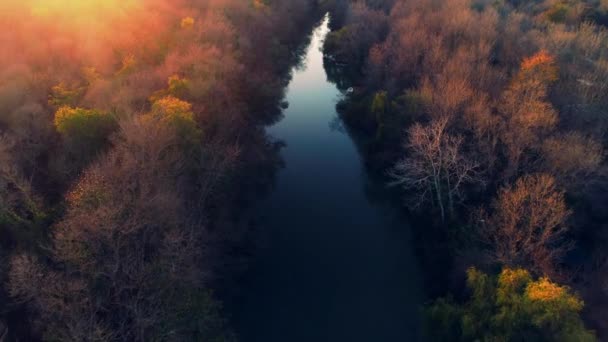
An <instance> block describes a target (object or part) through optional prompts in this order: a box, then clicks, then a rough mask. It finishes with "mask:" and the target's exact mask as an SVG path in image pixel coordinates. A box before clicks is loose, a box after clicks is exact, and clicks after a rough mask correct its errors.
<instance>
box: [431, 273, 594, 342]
mask: <svg viewBox="0 0 608 342" xmlns="http://www.w3.org/2000/svg"><path fill="white" fill-rule="evenodd" d="M467 287H468V288H469V291H470V294H471V295H470V298H469V299H468V300H467V301H466V302H465V303H464V304H456V303H454V302H453V301H452V300H451V299H450V298H447V299H444V298H441V299H439V300H437V301H436V302H435V303H434V304H433V305H431V306H430V307H429V308H428V309H427V311H426V314H427V318H428V319H429V321H430V322H433V324H431V325H430V327H432V329H433V330H430V331H427V334H429V337H432V339H431V340H441V341H473V340H478V341H527V340H534V341H595V336H594V333H593V332H592V331H589V330H587V329H586V328H585V326H584V325H583V322H582V320H581V318H580V312H581V310H582V308H583V304H584V303H583V301H582V300H581V299H580V298H579V297H578V296H577V295H576V294H574V293H572V292H571V291H570V289H569V288H568V287H566V286H561V285H558V284H556V283H554V282H552V281H551V280H549V279H548V278H545V277H542V278H539V279H537V280H534V278H533V277H532V275H531V274H530V273H529V272H528V271H527V270H524V269H521V268H504V269H503V270H502V272H501V273H500V274H499V275H498V277H493V276H491V275H489V274H486V273H484V272H481V271H479V270H477V269H475V268H470V269H469V270H468V271H467Z"/></svg>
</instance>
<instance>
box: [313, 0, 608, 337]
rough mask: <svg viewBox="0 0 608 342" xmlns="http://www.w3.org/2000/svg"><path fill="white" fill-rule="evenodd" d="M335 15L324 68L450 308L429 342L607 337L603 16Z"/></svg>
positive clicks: (451, 8)
mask: <svg viewBox="0 0 608 342" xmlns="http://www.w3.org/2000/svg"><path fill="white" fill-rule="evenodd" d="M337 8H339V9H337V11H338V12H339V14H338V15H337V16H336V17H337V18H339V23H336V24H335V25H334V26H333V27H332V28H333V30H332V32H331V33H330V34H329V35H328V37H327V39H326V41H325V45H324V53H325V56H326V58H325V59H326V60H325V64H326V70H327V73H328V75H329V77H330V78H331V79H332V81H333V82H334V83H336V84H337V85H338V87H340V88H341V89H342V90H343V91H344V92H345V94H346V96H345V99H344V100H343V101H341V102H340V103H339V104H338V106H337V108H338V111H339V112H340V115H341V118H342V119H343V121H344V123H345V125H346V127H347V129H348V130H349V131H350V132H352V133H351V135H352V136H354V137H355V140H356V141H357V143H358V145H359V146H360V150H361V151H362V154H363V156H364V162H365V164H366V166H367V167H368V168H369V169H370V170H371V171H372V172H374V173H375V174H377V175H378V177H381V178H383V179H384V180H385V182H386V183H387V186H392V187H395V188H396V189H401V196H400V199H399V200H397V201H396V202H395V205H397V206H401V207H403V208H404V210H405V211H407V212H408V213H409V214H410V215H411V216H412V218H413V220H414V221H415V222H416V223H415V224H413V227H414V228H413V229H414V234H415V236H416V238H415V242H414V243H415V245H417V246H418V250H419V257H420V262H421V264H422V265H423V266H422V269H423V273H424V275H425V277H426V279H427V280H426V284H425V285H426V287H427V289H429V292H430V293H429V295H430V296H431V298H438V299H436V300H435V301H433V302H431V303H429V304H428V306H427V308H426V309H425V316H426V320H427V324H426V325H427V326H426V329H427V332H428V335H427V336H426V338H428V339H429V340H438V341H439V340H476V339H479V340H494V339H499V340H576V341H583V340H595V339H596V337H605V336H606V334H607V333H608V330H607V329H608V327H607V326H606V325H605V323H606V322H605V319H604V317H606V308H607V305H606V303H607V300H608V291H607V289H608V287H606V284H608V282H607V279H606V277H605V270H606V266H607V265H608V264H607V263H606V260H608V259H606V254H605V250H604V249H605V248H604V246H605V244H606V239H605V236H606V235H605V234H606V227H607V223H608V217H606V215H605V213H606V212H608V207H607V206H606V203H608V202H607V201H606V197H605V195H603V194H604V193H605V190H606V188H607V185H608V183H606V180H607V179H606V162H605V145H606V142H607V140H606V135H605V132H606V125H607V124H608V121H607V118H608V116H607V114H608V112H606V108H608V96H607V93H606V91H605V90H606V86H607V85H608V83H606V82H607V80H608V78H607V77H608V69H607V68H606V66H607V65H608V64H606V63H607V58H608V55H607V53H608V32H607V31H606V27H605V25H606V23H605V21H604V19H602V18H604V16H605V15H606V9H607V8H606V4H604V3H602V2H594V1H561V2H555V1H539V2H532V3H530V2H518V1H498V2H490V1H477V0H475V1H468V0H458V1H444V2H437V1H425V0H421V1H418V0H417V1H413V0H412V1H409V0H403V1H394V0H386V1H371V0H370V1H356V2H348V1H341V2H338V5H337ZM345 13H346V14H345ZM467 269H468V271H467ZM465 274H466V275H467V277H466V279H465V277H464V275H465ZM512 274H517V275H518V276H517V277H519V278H517V279H518V280H515V279H512V280H511V281H514V282H515V283H517V284H518V285H513V286H516V287H514V288H510V289H509V290H508V291H524V292H518V294H515V293H513V294H509V295H508V297H509V299H508V300H507V299H505V298H504V296H505V295H506V294H505V291H507V290H506V289H505V288H504V286H506V285H505V284H504V279H503V278H504V277H506V275H512ZM496 279H498V280H496ZM523 279H526V280H525V281H524V280H523ZM465 280H466V281H465ZM530 281H532V283H530ZM496 282H498V287H497V288H495V287H494V286H496V285H492V284H496ZM534 282H540V283H542V284H543V286H540V287H539V289H540V288H542V289H543V290H542V291H546V293H543V295H542V296H540V295H539V296H536V297H535V298H539V299H537V300H534V299H531V297H530V295H529V293H528V292H529V291H528V290H526V288H530V287H531V286H536V285H531V284H535V283H534ZM465 283H466V284H467V285H466V287H465V286H464V284H465ZM540 283H538V284H540ZM526 284H528V285H526ZM542 291H540V290H539V292H542ZM550 293H552V294H550ZM557 293H559V295H558V294H557ZM514 296H515V297H514ZM440 297H441V298H440ZM540 298H542V300H541V299H540ZM539 300H540V301H539ZM583 303H584V304H583ZM539 305H540V306H539ZM542 306H545V307H542ZM536 315H540V316H542V317H543V318H542V319H540V318H538V317H540V316H536ZM583 320H584V322H585V323H583ZM589 329H592V330H589Z"/></svg>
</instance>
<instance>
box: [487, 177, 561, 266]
mask: <svg viewBox="0 0 608 342" xmlns="http://www.w3.org/2000/svg"><path fill="white" fill-rule="evenodd" d="M570 214H571V211H570V210H568V208H567V207H566V203H565V200H564V193H563V191H560V190H558V189H557V188H556V186H555V180H554V179H553V177H551V176H549V175H546V174H536V175H532V176H524V177H522V178H520V179H518V180H517V182H516V183H515V185H514V186H508V187H505V188H503V189H501V190H500V192H499V194H498V197H497V198H496V200H495V201H494V202H493V204H492V212H491V214H490V215H482V216H481V218H480V220H479V221H480V222H478V224H479V225H480V226H481V229H480V232H481V236H482V237H483V240H484V241H485V242H487V243H488V244H489V245H490V247H491V249H492V251H493V253H494V257H495V258H496V260H497V261H500V262H501V263H503V264H505V265H510V266H523V267H528V268H530V269H532V270H534V271H535V272H537V273H540V274H546V275H553V274H554V273H555V270H556V265H557V263H558V262H559V260H560V258H561V256H563V255H564V253H565V252H567V251H568V250H569V249H570V247H571V246H570V244H568V243H565V242H564V236H565V234H566V232H567V231H568V226H567V224H566V221H567V219H568V217H569V216H570Z"/></svg>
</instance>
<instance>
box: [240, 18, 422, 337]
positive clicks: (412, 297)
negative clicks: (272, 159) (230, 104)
mask: <svg viewBox="0 0 608 342" xmlns="http://www.w3.org/2000/svg"><path fill="white" fill-rule="evenodd" d="M327 32H328V17H326V18H325V19H324V20H323V21H322V22H321V23H320V25H318V26H317V27H316V28H315V29H314V32H313V33H312V39H311V43H310V45H309V47H308V50H307V52H306V57H305V59H304V62H303V64H302V65H301V66H298V67H297V68H295V69H294V70H293V75H292V80H291V82H290V84H289V87H288V89H287V95H286V100H287V101H288V102H289V107H288V108H287V109H286V110H285V112H284V118H283V119H282V120H281V121H280V122H278V123H277V124H275V125H273V126H271V127H269V128H268V133H269V134H270V135H271V136H273V137H274V138H275V139H278V140H281V141H283V142H285V144H286V146H285V147H284V148H283V149H282V151H281V154H282V158H283V160H284V163H285V167H284V168H283V169H281V170H280V171H279V174H278V178H277V180H276V184H275V188H274V189H273V192H272V193H271V194H270V195H269V196H268V198H266V199H265V200H263V201H261V203H260V204H259V208H257V209H256V210H257V212H259V215H260V220H261V222H262V225H263V226H264V227H265V231H266V234H267V237H266V239H265V240H266V243H265V244H264V246H263V247H262V248H260V250H259V251H258V253H256V254H255V257H254V258H253V260H252V264H251V267H250V269H249V270H248V272H247V274H246V275H245V276H244V279H243V280H242V284H241V287H242V290H241V293H240V295H239V297H238V299H236V301H235V303H234V304H232V305H231V306H232V308H230V309H229V311H230V314H231V316H232V321H233V324H234V327H235V330H236V332H237V334H238V336H239V340H240V341H242V342H275V341H276V342H299V341H306V342H313V341H314V342H320V341H332V342H333V341H337V342H340V341H344V342H358V341H362V342H363V341H365V342H375V341H381V342H383V341H412V340H416V339H418V334H419V332H420V331H419V330H420V329H419V326H420V305H421V304H422V302H423V300H424V290H423V289H422V277H421V274H420V270H419V268H418V267H419V266H418V264H417V262H416V257H415V253H414V249H413V246H412V241H411V234H410V227H409V224H408V222H407V220H406V219H405V218H404V217H402V216H401V215H400V213H399V210H395V209H394V208H393V207H392V206H391V205H390V204H388V203H387V201H383V200H378V196H380V197H382V196H383V195H382V194H383V192H384V190H383V189H384V186H383V185H382V184H376V183H375V182H374V181H373V180H372V178H371V177H369V175H368V174H367V173H366V171H365V169H364V167H363V163H362V160H361V157H360V155H359V153H358V151H357V149H356V147H355V144H354V142H353V140H352V139H351V137H350V136H349V135H348V134H347V133H346V132H345V130H344V129H341V128H340V127H341V122H340V120H339V118H338V115H337V113H336V109H335V106H336V102H337V101H338V100H339V98H340V96H341V93H340V92H339V91H338V89H337V88H336V87H335V85H334V84H332V83H330V82H329V81H328V80H327V76H326V74H325V71H324V69H323V55H322V53H321V51H320V48H321V46H322V44H323V39H324V37H325V35H326V34H327ZM370 194H374V195H373V196H372V195H370Z"/></svg>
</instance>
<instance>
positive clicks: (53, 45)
mask: <svg viewBox="0 0 608 342" xmlns="http://www.w3.org/2000/svg"><path fill="white" fill-rule="evenodd" d="M35 3H36V1H33V0H32V1H24V2H17V1H15V2H11V1H9V2H8V3H7V4H5V3H2V4H0V27H1V28H2V30H0V45H1V46H2V49H1V50H0V284H1V286H0V341H2V340H3V339H6V340H26V341H30V340H34V341H35V340H59V341H64V340H65V341H152V340H159V341H167V340H175V341H184V340H196V341H234V340H237V339H238V337H237V336H236V334H235V333H234V332H232V330H231V328H230V324H229V319H227V318H226V316H225V315H224V313H223V310H222V304H221V301H220V300H219V298H218V296H217V292H218V291H222V289H221V288H218V287H219V285H218V284H224V283H222V282H221V281H218V279H221V278H223V277H225V276H227V274H232V273H235V272H239V269H240V268H242V267H246V265H245V266H243V265H242V255H241V254H242V250H243V249H246V248H248V247H247V245H248V244H250V243H251V241H253V240H254V235H255V231H254V230H252V229H251V226H250V224H249V220H248V217H247V215H246V210H245V208H247V207H248V206H249V205H250V203H251V202H254V201H256V200H257V199H258V198H259V197H260V196H262V194H264V193H265V192H266V191H267V190H268V189H267V188H268V186H269V184H270V183H271V179H272V178H273V176H274V173H275V172H276V170H277V168H279V167H280V164H281V160H280V155H279V150H280V144H279V143H277V142H276V141H274V140H273V139H272V138H271V137H269V136H268V135H267V134H266V132H265V129H264V128H265V127H266V126H267V125H269V124H271V123H273V122H276V121H277V120H278V119H280V116H281V110H282V108H283V107H285V105H286V104H285V103H284V102H283V101H284V100H283V97H284V92H285V87H286V85H287V84H288V81H289V77H290V74H289V72H290V69H291V68H292V67H294V66H295V65H297V64H298V62H299V59H300V57H301V52H302V51H301V50H302V48H303V46H305V45H306V42H307V39H309V37H308V35H309V33H310V30H311V29H312V27H313V26H314V24H315V23H316V22H318V20H319V19H320V18H321V17H322V16H323V14H324V13H326V12H327V11H329V13H330V17H331V29H332V31H331V32H330V33H329V35H328V36H327V39H326V40H325V43H324V54H325V66H326V70H327V73H328V76H329V77H330V78H331V79H332V80H333V81H334V82H335V83H336V84H337V85H338V87H339V88H341V89H343V90H344V93H345V97H344V99H343V100H342V101H341V102H340V103H339V104H338V109H339V112H340V115H341V118H342V120H343V121H344V123H345V125H346V127H347V129H348V130H349V132H351V134H352V135H353V136H355V137H356V139H357V143H358V145H359V147H360V150H361V151H362V153H363V157H364V161H365V163H366V166H367V167H368V168H369V169H370V170H373V171H374V172H376V173H377V174H378V175H379V177H381V178H383V179H384V181H385V182H386V184H387V186H389V187H391V188H393V189H395V190H396V191H398V192H399V193H400V200H399V201H396V202H395V205H396V206H399V207H402V208H403V210H405V211H407V212H408V215H411V217H412V218H413V220H415V221H416V222H418V224H417V225H416V228H415V229H416V231H415V240H416V241H415V244H416V246H417V252H418V254H419V257H420V261H421V263H422V265H423V272H424V274H425V276H426V285H427V288H428V289H429V291H430V293H429V295H430V301H429V302H428V305H427V306H426V307H425V308H424V309H423V310H422V311H423V315H424V326H425V332H426V334H425V335H424V338H425V339H426V340H431V341H452V340H463V341H470V340H483V341H495V340H500V341H503V340H504V341H523V340H525V341H536V340H538V341H594V340H596V339H598V338H599V339H601V338H608V325H607V320H606V317H608V276H607V274H608V254H607V252H606V250H605V248H604V246H606V244H607V243H608V178H607V177H608V175H607V174H606V161H605V146H606V144H607V143H608V137H607V136H606V134H605V133H606V132H607V128H608V30H607V29H608V28H607V26H608V2H607V1H606V0H560V1H558V0H544V1H542V0H538V1H519V0H497V1H486V0H359V1H347V0H332V1H327V0H323V1H318V0H289V1H279V0H254V1H245V0H177V1H169V0H152V1H141V2H139V1H124V2H119V3H120V5H118V4H117V5H116V6H118V7H119V9H120V10H116V9H113V10H112V12H111V13H106V12H104V10H105V8H102V9H99V10H98V11H97V12H91V13H87V14H88V15H90V16H91V17H79V16H78V15H76V14H77V13H71V12H69V11H63V9H62V10H61V11H59V10H56V9H53V8H51V9H48V8H45V9H44V10H41V9H39V8H38V9H36V7H35V6H34V7H32V6H33V5H32V4H35ZM32 8H34V9H32ZM99 17H104V20H103V21H102V20H96V19H98V18H99ZM92 37H93V38H92ZM347 89H348V90H347ZM245 263H246V262H245Z"/></svg>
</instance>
